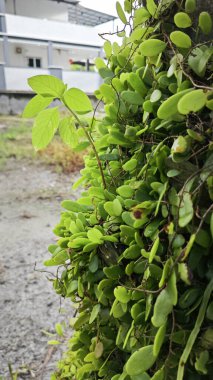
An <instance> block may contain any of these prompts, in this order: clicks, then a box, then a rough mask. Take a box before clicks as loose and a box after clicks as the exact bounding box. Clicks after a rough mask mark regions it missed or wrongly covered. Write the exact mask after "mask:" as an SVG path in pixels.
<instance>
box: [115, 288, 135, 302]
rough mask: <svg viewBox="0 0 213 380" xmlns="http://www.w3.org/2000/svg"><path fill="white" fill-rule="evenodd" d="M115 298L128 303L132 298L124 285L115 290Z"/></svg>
mask: <svg viewBox="0 0 213 380" xmlns="http://www.w3.org/2000/svg"><path fill="white" fill-rule="evenodd" d="M114 295H115V298H116V299H117V300H118V301H119V302H121V303H128V302H129V301H130V299H131V295H130V294H129V291H128V290H127V289H126V288H124V287H123V286H117V288H115V290H114Z"/></svg>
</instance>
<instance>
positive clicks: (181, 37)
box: [170, 30, 192, 49]
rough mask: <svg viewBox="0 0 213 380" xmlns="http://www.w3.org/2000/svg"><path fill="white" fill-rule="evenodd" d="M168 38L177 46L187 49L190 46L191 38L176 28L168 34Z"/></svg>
mask: <svg viewBox="0 0 213 380" xmlns="http://www.w3.org/2000/svg"><path fill="white" fill-rule="evenodd" d="M170 39H171V41H172V42H173V44H175V45H176V46H177V47H179V48H183V49H189V48H190V47H191V46H192V41H191V38H190V37H189V36H188V35H187V34H186V33H184V32H181V31H179V30H176V31H175V32H172V33H171V34H170Z"/></svg>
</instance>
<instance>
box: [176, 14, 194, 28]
mask: <svg viewBox="0 0 213 380" xmlns="http://www.w3.org/2000/svg"><path fill="white" fill-rule="evenodd" d="M174 22H175V25H176V26H177V27H178V28H189V27H190V26H191V25H192V20H191V18H190V17H189V15H188V14H187V13H185V12H178V13H176V15H175V17H174Z"/></svg>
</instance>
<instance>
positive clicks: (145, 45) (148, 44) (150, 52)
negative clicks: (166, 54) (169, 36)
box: [140, 38, 166, 57]
mask: <svg viewBox="0 0 213 380" xmlns="http://www.w3.org/2000/svg"><path fill="white" fill-rule="evenodd" d="M165 48H166V43H165V42H163V41H161V40H157V39H154V38H153V39H149V40H146V41H144V42H142V44H141V45H140V51H141V54H142V55H144V56H145V57H153V56H156V55H158V54H160V53H162V52H163V51H164V50H165Z"/></svg>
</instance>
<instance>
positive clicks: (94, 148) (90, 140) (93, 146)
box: [63, 100, 106, 189]
mask: <svg viewBox="0 0 213 380" xmlns="http://www.w3.org/2000/svg"><path fill="white" fill-rule="evenodd" d="M63 102H64V105H65V106H66V107H67V109H68V110H69V111H70V113H71V114H72V115H73V117H74V118H75V120H76V121H77V123H78V124H79V125H80V127H82V128H83V130H84V133H85V135H86V137H87V139H88V141H89V143H90V145H91V147H92V149H93V152H94V154H95V157H96V160H97V163H98V167H99V169H100V173H101V178H102V182H103V187H104V189H106V181H105V177H104V172H103V168H102V165H101V161H100V158H99V156H98V152H97V150H96V147H95V144H94V142H93V139H92V136H91V135H90V134H89V132H88V131H87V129H86V127H85V125H84V123H82V121H81V120H80V119H79V117H78V116H77V115H76V113H75V112H74V111H73V110H71V109H70V108H69V107H68V106H67V104H66V102H65V100H63ZM93 118H94V114H93Z"/></svg>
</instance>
